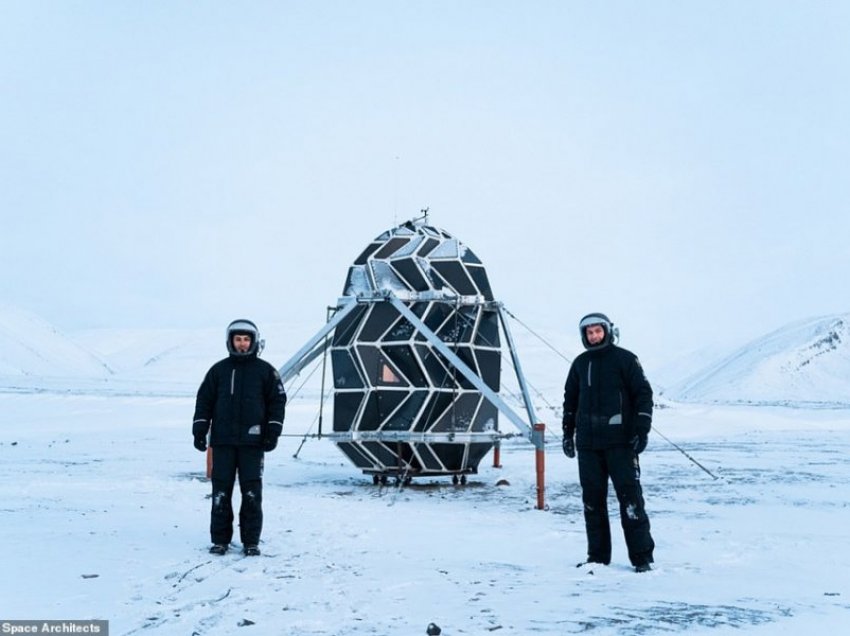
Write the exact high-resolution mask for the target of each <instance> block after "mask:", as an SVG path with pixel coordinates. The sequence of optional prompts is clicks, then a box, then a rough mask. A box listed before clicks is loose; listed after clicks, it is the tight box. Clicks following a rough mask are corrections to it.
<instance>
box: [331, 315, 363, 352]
mask: <svg viewBox="0 0 850 636" xmlns="http://www.w3.org/2000/svg"><path fill="white" fill-rule="evenodd" d="M367 309H368V307H367V306H366V305H362V306H358V307H356V308H355V309H354V310H352V312H351V313H350V314H348V315H347V316H346V317H345V318H343V319H342V322H340V323H339V324H338V325H337V326H336V329H334V337H333V340H332V341H331V344H332V345H333V346H335V347H337V346H338V347H342V346H345V345H347V344H349V343H351V341H352V340H353V339H354V336H355V334H356V333H357V329H358V327H360V324H361V322H362V320H363V315H364V314H365V313H366V310H367Z"/></svg>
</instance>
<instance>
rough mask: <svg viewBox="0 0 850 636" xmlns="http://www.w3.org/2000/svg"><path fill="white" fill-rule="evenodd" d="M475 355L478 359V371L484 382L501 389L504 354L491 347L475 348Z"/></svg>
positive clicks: (494, 388)
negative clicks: (500, 381)
mask: <svg viewBox="0 0 850 636" xmlns="http://www.w3.org/2000/svg"><path fill="white" fill-rule="evenodd" d="M474 351H475V357H476V358H477V359H478V372H479V376H480V377H481V379H482V380H484V384H486V385H487V386H488V387H490V388H491V389H493V390H494V391H498V390H499V380H500V376H501V370H502V354H501V352H499V351H495V350H490V349H475V350H474Z"/></svg>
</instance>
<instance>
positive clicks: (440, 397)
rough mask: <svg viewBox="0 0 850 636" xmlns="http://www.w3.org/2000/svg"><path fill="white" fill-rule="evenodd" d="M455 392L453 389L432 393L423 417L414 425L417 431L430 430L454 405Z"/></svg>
mask: <svg viewBox="0 0 850 636" xmlns="http://www.w3.org/2000/svg"><path fill="white" fill-rule="evenodd" d="M454 399H455V394H454V393H453V392H451V391H437V392H435V393H432V394H431V397H430V399H429V400H428V403H427V404H426V405H425V409H424V410H423V411H422V417H420V418H419V422H417V424H416V426H415V427H414V430H415V431H420V432H421V431H428V430H430V429H431V427H432V426H433V425H434V422H436V421H437V420H438V419H440V417H442V416H443V415H444V414H445V413H446V412H448V411H449V409H450V408H451V406H452V403H453V402H454Z"/></svg>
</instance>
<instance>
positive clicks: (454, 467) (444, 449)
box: [431, 442, 477, 471]
mask: <svg viewBox="0 0 850 636" xmlns="http://www.w3.org/2000/svg"><path fill="white" fill-rule="evenodd" d="M466 447H467V444H444V443H439V442H437V443H434V444H431V448H433V449H434V453H435V454H436V455H437V457H439V458H440V459H441V460H442V462H443V465H444V466H445V467H446V470H447V471H462V470H464V468H466V467H467V464H466V463H465V462H464V461H463V460H464V456H465V455H466ZM476 466H477V464H476Z"/></svg>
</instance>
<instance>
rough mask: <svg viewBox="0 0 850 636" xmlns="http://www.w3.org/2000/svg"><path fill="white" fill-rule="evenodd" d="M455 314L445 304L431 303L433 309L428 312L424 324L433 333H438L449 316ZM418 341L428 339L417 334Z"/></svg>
mask: <svg viewBox="0 0 850 636" xmlns="http://www.w3.org/2000/svg"><path fill="white" fill-rule="evenodd" d="M452 313H454V310H453V309H452V308H451V307H450V306H448V305H445V304H443V303H431V308H430V309H429V310H428V313H427V314H425V317H424V318H423V319H422V322H424V323H425V326H426V327H428V329H430V330H431V331H433V332H435V333H436V332H438V331H439V330H440V327H441V326H442V324H443V323H444V322H446V320H448V319H449V316H451V315H452ZM416 339H417V340H425V339H426V337H425V335H424V334H421V333H420V334H417V336H416Z"/></svg>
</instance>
